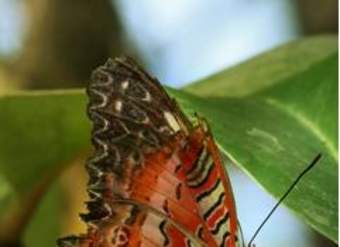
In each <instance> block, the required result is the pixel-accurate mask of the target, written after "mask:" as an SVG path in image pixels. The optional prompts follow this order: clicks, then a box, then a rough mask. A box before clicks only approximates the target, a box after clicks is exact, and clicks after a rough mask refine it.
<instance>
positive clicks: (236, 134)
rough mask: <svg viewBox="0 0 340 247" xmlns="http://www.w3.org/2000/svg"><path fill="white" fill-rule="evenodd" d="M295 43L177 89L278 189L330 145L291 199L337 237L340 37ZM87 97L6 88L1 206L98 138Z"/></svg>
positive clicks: (1, 101)
mask: <svg viewBox="0 0 340 247" xmlns="http://www.w3.org/2000/svg"><path fill="white" fill-rule="evenodd" d="M288 47H290V48H289V49H288V48H287V47H283V48H280V49H278V50H276V51H273V52H271V53H268V54H266V55H264V57H265V58H266V59H264V58H263V57H259V58H257V59H255V60H252V61H250V62H248V63H244V64H242V65H240V66H238V67H235V68H233V69H231V70H226V71H224V72H221V73H219V74H218V75H215V76H212V77H210V78H208V79H205V80H203V81H202V82H199V83H198V84H197V85H196V86H195V85H194V86H191V87H190V88H189V89H188V90H190V92H191V93H194V94H197V95H200V96H197V95H196V96H194V95H193V94H189V93H186V92H183V91H177V90H170V92H171V93H172V94H173V95H174V96H175V97H176V99H177V100H178V101H179V103H180V104H181V105H182V106H183V108H184V109H185V110H186V112H187V113H189V114H190V113H193V112H199V113H200V114H201V115H203V116H204V117H205V118H207V119H208V121H209V123H210V124H211V125H212V130H213V133H214V135H215V137H216V139H217V141H218V143H219V145H220V147H221V149H222V151H223V152H225V153H226V154H227V155H228V156H229V157H230V158H231V159H232V160H233V161H234V162H235V163H237V164H238V165H239V166H240V167H242V168H243V169H244V170H245V171H246V172H247V173H248V174H250V175H251V176H252V177H254V178H255V179H256V180H257V181H258V182H259V183H260V184H261V186H263V187H264V188H265V189H266V190H268V191H269V192H270V193H272V194H273V195H275V196H276V197H279V196H280V195H282V193H283V192H284V191H285V190H286V189H287V188H288V186H289V185H290V184H291V183H292V181H293V179H294V178H295V177H296V176H297V174H299V173H300V172H301V171H302V170H303V168H305V166H306V165H307V163H308V162H309V161H310V160H311V159H312V158H313V157H314V156H315V155H316V154H317V153H318V152H322V153H323V159H322V162H321V163H320V164H319V165H318V166H317V167H316V168H315V169H314V170H313V171H312V172H311V173H310V174H309V175H307V176H306V177H305V178H304V179H303V181H302V182H301V183H300V184H299V185H298V187H297V188H296V190H295V191H294V193H292V194H291V195H290V197H289V198H288V199H287V201H286V202H285V203H286V204H287V206H288V207H290V208H291V209H293V210H294V211H295V212H296V213H297V214H299V215H300V216H301V217H302V218H303V219H304V220H305V221H306V222H308V223H309V224H310V225H311V226H313V227H314V228H315V229H316V230H318V231H319V232H321V233H323V234H324V235H326V236H327V237H329V238H330V239H332V240H333V241H337V155H336V150H337V105H336V103H337V95H336V92H337V90H336V89H337V57H336V56H335V55H334V54H335V53H336V47H335V48H334V38H329V37H325V38H323V37H321V38H316V39H309V40H302V41H300V42H297V43H295V44H293V45H290V46H288ZM315 49H319V50H317V51H315ZM320 50H321V51H320ZM278 54H281V55H278ZM332 54H333V55H332ZM297 61H299V62H297ZM275 68H276V69H275ZM266 71H268V73H267V72H266ZM252 78H253V79H254V80H252ZM255 78H256V79H255ZM261 81H262V82H263V83H262V82H261ZM253 82H254V84H252V83H253ZM234 89H235V90H234ZM231 90H234V91H235V93H232V92H231ZM217 96H219V97H217ZM236 96H237V97H236ZM85 104H86V99H85V96H84V93H83V91H82V90H78V91H77V90H74V91H54V92H53V91H52V92H47V91H46V92H27V93H16V94H12V95H3V96H1V97H0V129H1V135H0V175H1V176H0V185H1V186H2V184H4V185H6V186H3V187H0V188H1V190H0V209H4V208H5V207H4V206H3V205H5V204H4V203H3V202H4V201H5V198H6V196H3V195H9V194H15V195H16V196H17V197H18V198H25V196H27V195H29V194H30V193H32V191H34V190H36V188H37V187H39V185H40V184H41V181H44V180H52V179H51V178H54V177H56V176H57V175H58V174H59V173H60V171H61V170H62V168H63V167H64V165H65V164H67V162H68V161H70V160H71V159H73V158H74V157H75V156H76V155H78V154H79V153H80V152H81V151H82V150H84V149H86V148H87V147H88V146H89V132H90V128H89V121H88V120H87V119H86V117H85ZM43 212H46V211H45V210H43ZM3 213H5V211H3V210H2V212H0V215H1V214H3ZM46 217H49V216H48V214H46ZM41 218H44V217H41ZM50 219H51V220H53V218H50ZM54 220H57V219H54ZM34 225H38V223H35V224H34ZM52 225H57V224H52ZM0 227H1V226H0ZM26 238H27V239H32V238H33V237H30V236H27V237H26Z"/></svg>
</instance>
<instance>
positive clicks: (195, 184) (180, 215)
mask: <svg viewBox="0 0 340 247" xmlns="http://www.w3.org/2000/svg"><path fill="white" fill-rule="evenodd" d="M87 92H88V95H89V98H90V102H89V105H88V115H89V117H90V119H91V120H92V122H93V130H92V143H93V145H94V148H95V153H94V155H93V157H92V158H91V159H89V161H88V163H87V170H88V173H89V175H90V181H89V183H88V193H89V195H90V198H91V200H90V201H89V202H87V207H88V213H87V214H84V215H81V217H82V219H83V220H84V221H85V222H86V224H87V226H88V231H87V233H84V234H82V235H79V236H69V237H66V238H62V239H59V240H58V245H59V246H60V247H127V246H131V247H141V246H145V247H146V246H150V247H151V246H169V247H170V246H173V247H181V246H188V247H189V246H191V247H194V246H197V247H199V246H209V247H210V246H211V247H214V246H225V247H236V246H238V239H237V231H238V229H237V217H236V210H235V205H234V200H233V195H232V192H231V187H230V183H229V180H228V177H227V176H226V174H225V172H224V169H223V165H222V163H221V159H220V156H219V152H218V150H217V148H216V146H215V143H214V140H213V138H212V135H211V134H210V132H209V130H208V128H207V124H206V123H205V122H204V121H202V120H199V121H198V123H197V124H196V125H193V124H192V123H191V122H190V121H189V120H188V119H187V118H186V117H185V116H184V114H183V113H182V112H181V110H180V109H179V107H178V106H177V104H176V102H175V101H174V100H173V99H171V98H170V97H169V96H168V95H167V93H166V92H165V90H164V89H163V88H162V87H161V85H160V83H159V82H158V81H157V80H156V79H155V78H152V77H151V76H150V75H148V74H147V73H146V72H145V71H144V70H143V69H142V68H141V67H140V66H138V65H137V64H136V63H135V62H134V61H132V60H131V59H129V58H117V59H115V60H109V61H108V62H107V63H106V64H105V65H104V66H101V67H99V68H98V69H96V70H95V71H94V73H93V75H92V81H91V83H90V84H89V86H88V90H87Z"/></svg>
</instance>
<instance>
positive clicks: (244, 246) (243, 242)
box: [237, 219, 246, 247]
mask: <svg viewBox="0 0 340 247" xmlns="http://www.w3.org/2000/svg"><path fill="white" fill-rule="evenodd" d="M237 224H238V226H239V230H240V236H241V239H242V247H246V245H245V241H244V235H243V231H242V227H241V224H240V221H239V219H237Z"/></svg>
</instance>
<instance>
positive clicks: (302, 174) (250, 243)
mask: <svg viewBox="0 0 340 247" xmlns="http://www.w3.org/2000/svg"><path fill="white" fill-rule="evenodd" d="M320 158H321V153H319V154H318V155H317V156H316V157H315V158H314V159H313V161H312V162H311V163H310V164H309V165H308V166H307V167H306V168H305V169H304V170H303V171H302V172H301V173H300V175H299V176H298V177H297V178H296V179H295V181H294V182H293V183H292V185H291V186H290V187H289V189H288V190H287V191H286V193H284V195H283V196H282V197H281V198H280V200H279V201H278V202H277V203H276V204H275V206H274V207H273V209H272V210H271V211H270V212H269V214H268V215H267V217H266V218H265V219H264V220H263V222H262V223H261V225H260V226H259V227H258V228H257V230H256V231H255V233H254V235H253V236H252V238H251V239H250V241H249V244H248V247H254V246H255V245H254V244H253V242H254V239H255V238H256V236H257V235H258V234H259V232H260V231H261V229H262V227H263V226H264V225H265V224H266V222H267V221H268V220H269V218H270V217H271V216H272V214H273V213H274V212H275V210H276V209H277V208H278V206H279V205H280V204H281V203H282V201H283V200H284V199H285V198H286V197H287V196H288V195H289V193H290V192H291V191H292V190H293V189H294V187H295V185H296V184H297V183H298V182H299V181H300V179H301V178H302V177H303V176H304V175H305V174H306V173H307V172H309V171H310V170H311V169H312V168H313V166H314V165H315V164H316V163H317V162H318V161H319V160H320Z"/></svg>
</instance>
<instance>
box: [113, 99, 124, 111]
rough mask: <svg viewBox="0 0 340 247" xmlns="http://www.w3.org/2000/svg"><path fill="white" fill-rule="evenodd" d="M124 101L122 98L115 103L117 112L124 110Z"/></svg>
mask: <svg viewBox="0 0 340 247" xmlns="http://www.w3.org/2000/svg"><path fill="white" fill-rule="evenodd" d="M122 106H123V103H122V101H120V100H117V101H116V103H115V109H116V111H117V112H120V111H121V110H122Z"/></svg>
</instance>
